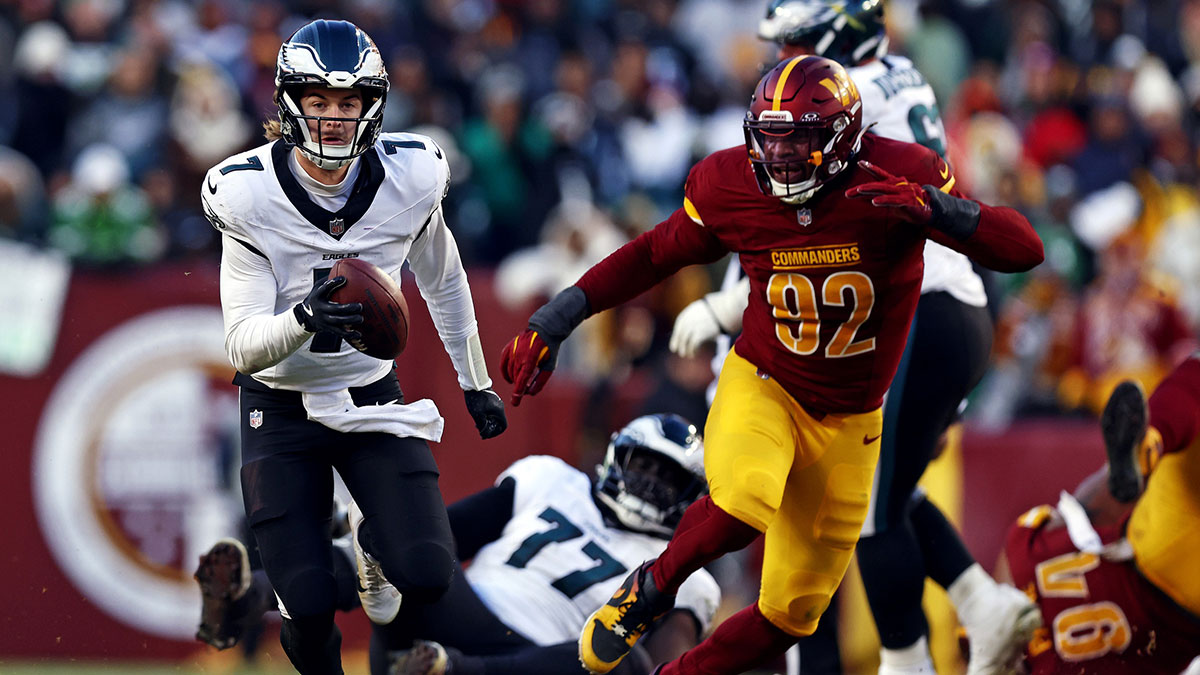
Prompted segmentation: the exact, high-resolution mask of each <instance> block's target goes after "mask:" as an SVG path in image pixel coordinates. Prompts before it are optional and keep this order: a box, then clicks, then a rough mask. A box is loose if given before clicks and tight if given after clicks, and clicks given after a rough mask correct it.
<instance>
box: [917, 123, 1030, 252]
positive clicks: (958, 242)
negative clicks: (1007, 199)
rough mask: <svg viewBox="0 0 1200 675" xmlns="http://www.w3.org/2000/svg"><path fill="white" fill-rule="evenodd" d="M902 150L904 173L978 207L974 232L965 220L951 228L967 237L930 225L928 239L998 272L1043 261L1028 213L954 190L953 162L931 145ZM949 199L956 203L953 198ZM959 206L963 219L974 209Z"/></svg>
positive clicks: (969, 205) (930, 187)
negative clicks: (985, 201) (1027, 216)
mask: <svg viewBox="0 0 1200 675" xmlns="http://www.w3.org/2000/svg"><path fill="white" fill-rule="evenodd" d="M902 152H903V153H904V155H903V158H904V159H903V161H904V162H905V163H906V164H908V169H907V170H905V171H903V174H902V175H905V176H907V177H908V178H909V180H915V181H916V182H917V183H918V184H920V185H925V186H928V188H927V189H929V190H933V189H935V188H936V190H938V191H941V192H943V193H945V194H948V195H950V196H951V197H956V198H958V199H963V200H967V201H968V202H972V203H973V204H976V205H978V207H979V221H978V223H977V224H976V225H975V228H974V230H973V231H972V230H971V229H970V228H969V225H967V224H964V223H956V224H955V225H954V227H952V228H951V229H953V230H959V229H964V230H965V231H964V232H963V234H965V235H966V236H962V237H955V236H952V235H950V234H948V233H946V232H944V231H942V230H939V229H935V228H933V227H928V228H926V234H925V236H926V237H927V238H929V239H931V240H933V241H936V242H937V243H939V244H941V245H943V246H946V247H948V248H951V249H954V250H955V251H958V252H959V253H962V254H965V255H966V256H967V257H969V258H971V259H972V260H974V261H975V262H978V263H979V264H980V265H983V266H984V267H986V268H988V269H990V270H995V271H997V272H1025V271H1027V270H1030V269H1033V268H1034V267H1037V266H1038V265H1039V264H1040V263H1041V262H1042V259H1043V258H1044V257H1045V254H1044V252H1043V251H1042V240H1041V238H1040V237H1038V235H1037V232H1035V231H1034V230H1033V226H1032V225H1030V224H1029V220H1028V219H1027V218H1025V216H1023V215H1021V214H1020V213H1019V212H1017V211H1016V210H1015V209H1010V208H1008V207H1005V206H988V205H987V204H984V203H982V202H980V201H977V200H974V199H971V198H970V197H968V196H967V195H965V194H963V193H962V192H961V191H959V190H957V189H955V187H954V186H955V183H956V182H957V177H956V176H955V175H954V172H953V170H952V169H951V167H950V164H949V163H948V162H946V160H945V159H943V158H942V157H941V156H939V155H938V154H937V153H936V152H934V151H932V150H930V149H929V148H926V147H924V146H920V145H915V144H905V145H904V146H903V148H902ZM947 201H949V202H952V203H953V200H947ZM952 205H954V204H952ZM957 206H960V207H965V208H957V209H953V211H955V215H958V216H959V217H960V219H963V220H965V217H964V216H965V214H967V213H970V212H971V211H973V207H972V206H971V204H963V203H961V202H960V203H958V204H957ZM937 208H938V205H936V204H935V213H936V212H937ZM964 226H965V227H964Z"/></svg>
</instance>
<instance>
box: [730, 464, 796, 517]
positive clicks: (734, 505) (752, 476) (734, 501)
mask: <svg viewBox="0 0 1200 675" xmlns="http://www.w3.org/2000/svg"><path fill="white" fill-rule="evenodd" d="M785 478H786V476H785V477H780V476H776V475H775V474H773V473H771V472H769V471H767V470H765V469H759V468H756V467H753V466H751V467H745V468H743V469H742V470H740V471H738V472H736V474H735V475H733V476H731V477H730V480H728V481H727V482H725V484H724V485H722V486H721V487H717V488H716V489H714V490H713V492H712V499H713V503H714V504H716V505H717V506H718V507H720V509H721V510H722V511H724V512H725V513H728V514H729V515H731V516H733V517H735V518H737V519H738V520H740V521H742V522H743V523H746V524H747V525H750V526H751V527H753V528H755V529H756V530H758V531H759V532H762V531H764V530H766V529H767V526H768V525H770V523H771V521H772V520H774V518H775V513H776V512H777V511H779V504H780V502H781V501H782V500H783V488H784V479H785Z"/></svg>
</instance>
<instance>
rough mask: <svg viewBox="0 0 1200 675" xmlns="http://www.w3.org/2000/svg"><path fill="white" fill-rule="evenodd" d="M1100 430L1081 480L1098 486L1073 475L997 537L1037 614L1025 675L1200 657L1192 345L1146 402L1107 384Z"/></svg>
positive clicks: (1098, 673) (1197, 382)
mask: <svg viewBox="0 0 1200 675" xmlns="http://www.w3.org/2000/svg"><path fill="white" fill-rule="evenodd" d="M1101 429H1102V432H1103V434H1104V440H1105V445H1106V447H1107V450H1108V456H1109V461H1108V466H1107V467H1106V468H1105V469H1102V470H1101V471H1100V472H1099V473H1098V474H1097V475H1096V476H1094V477H1093V478H1107V488H1108V489H1107V490H1104V489H1103V488H1100V486H1102V485H1103V483H1104V482H1105V481H1103V480H1099V481H1098V480H1093V479H1088V480H1085V481H1084V483H1083V484H1082V485H1081V486H1080V487H1079V488H1078V489H1077V490H1076V491H1075V496H1071V495H1068V494H1066V493H1063V496H1062V498H1061V499H1060V501H1059V503H1058V507H1057V508H1053V507H1051V506H1049V505H1043V506H1038V507H1036V508H1034V509H1031V510H1030V511H1028V512H1027V513H1025V514H1024V515H1023V516H1021V518H1020V519H1018V521H1017V523H1016V524H1015V525H1014V526H1013V528H1012V530H1011V531H1010V532H1009V535H1008V543H1007V545H1006V547H1005V559H1006V563H1007V567H1008V568H1009V570H1010V571H1011V574H1012V577H1013V581H1014V582H1015V583H1016V584H1017V585H1018V586H1019V587H1021V588H1024V589H1025V591H1026V592H1027V593H1029V595H1030V597H1032V598H1034V599H1036V600H1037V603H1038V605H1039V607H1040V608H1041V612H1042V617H1043V619H1044V620H1045V627H1044V628H1043V629H1041V630H1040V631H1039V634H1038V635H1037V636H1035V638H1034V639H1033V641H1032V642H1030V643H1029V646H1028V648H1027V651H1026V661H1027V663H1028V664H1029V666H1030V669H1031V671H1032V672H1033V673H1034V675H1043V674H1046V675H1048V674H1050V673H1089V674H1095V675H1117V674H1118V673H1163V674H1168V673H1169V674H1170V675H1175V674H1176V673H1179V672H1181V671H1183V670H1184V669H1185V668H1186V667H1187V665H1188V663H1189V662H1190V661H1191V660H1192V659H1193V658H1195V657H1197V656H1200V575H1198V574H1197V573H1196V565H1197V563H1196V561H1197V559H1200V353H1198V354H1195V355H1193V356H1192V357H1191V358H1189V359H1187V360H1185V361H1184V362H1183V363H1182V364H1181V365H1180V366H1179V367H1178V368H1176V369H1175V370H1174V371H1173V372H1172V373H1171V374H1170V375H1168V376H1167V377H1166V379H1164V380H1163V381H1162V382H1161V383H1159V385H1158V388H1157V389H1155V391H1154V395H1153V396H1151V397H1150V400H1149V405H1147V402H1146V400H1145V397H1144V394H1143V393H1142V390H1141V388H1140V387H1139V386H1137V385H1136V384H1134V383H1133V382H1124V383H1122V384H1120V385H1118V386H1117V388H1116V389H1115V390H1113V394H1112V396H1111V397H1110V398H1109V402H1108V405H1107V406H1106V407H1105V410H1104V414H1103V416H1102V417H1101ZM1143 486H1144V488H1145V491H1144V492H1143V491H1142V488H1143ZM1097 488H1099V489H1097ZM1110 495H1111V497H1110ZM1139 495H1140V496H1139ZM1112 498H1116V500H1118V501H1125V502H1127V501H1133V500H1135V499H1136V504H1134V506H1133V509H1132V513H1129V512H1128V510H1127V509H1126V511H1125V512H1124V513H1121V512H1117V516H1116V517H1115V518H1114V517H1113V510H1112V509H1111V508H1105V507H1106V506H1108V507H1110V506H1111V504H1112ZM1081 504H1082V508H1081ZM1093 526H1094V527H1093Z"/></svg>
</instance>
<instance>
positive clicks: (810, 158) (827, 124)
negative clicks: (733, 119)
mask: <svg viewBox="0 0 1200 675" xmlns="http://www.w3.org/2000/svg"><path fill="white" fill-rule="evenodd" d="M857 105H861V103H859V104H857ZM809 115H811V116H813V117H817V116H816V115H815V114H811V113H806V116H809ZM742 126H743V129H744V131H745V135H746V148H747V150H748V152H749V155H750V163H751V166H753V167H754V173H755V176H756V177H757V178H758V181H759V185H760V186H761V187H762V188H763V191H764V192H767V193H769V194H772V195H774V196H775V197H778V198H779V199H780V200H781V201H783V202H784V203H787V204H793V205H794V204H801V203H803V202H805V201H808V200H809V199H810V198H811V197H812V196H813V195H814V194H816V192H817V190H818V189H820V187H821V186H822V185H824V184H825V183H826V182H828V181H830V180H832V179H833V178H834V177H835V176H836V175H837V174H838V173H840V172H841V171H842V169H844V168H846V161H844V159H839V158H848V157H849V155H851V154H853V152H854V151H856V150H857V149H858V144H859V143H858V141H859V139H860V137H861V135H860V134H855V137H854V138H848V134H849V132H850V131H851V130H850V129H849V127H850V126H851V125H850V120H849V118H848V117H847V116H846V115H844V114H843V115H836V116H834V117H833V118H831V119H828V120H820V119H819V117H818V118H817V119H814V120H812V121H808V122H806V121H801V122H799V123H797V122H794V121H793V120H792V115H791V113H790V112H789V111H786V110H779V111H775V110H764V111H763V112H762V113H761V114H760V115H759V118H758V119H754V113H753V112H747V113H746V121H745V123H744V124H743V125H742Z"/></svg>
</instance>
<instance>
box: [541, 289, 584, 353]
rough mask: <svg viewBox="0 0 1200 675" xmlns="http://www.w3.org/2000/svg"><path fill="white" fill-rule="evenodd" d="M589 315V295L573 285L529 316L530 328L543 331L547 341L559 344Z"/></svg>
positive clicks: (542, 333) (543, 336)
mask: <svg viewBox="0 0 1200 675" xmlns="http://www.w3.org/2000/svg"><path fill="white" fill-rule="evenodd" d="M587 317H588V301H587V296H586V295H584V294H583V289H581V288H579V287H578V286H571V287H570V288H568V289H566V290H564V291H562V292H561V293H559V294H558V295H556V296H554V299H553V300H551V301H550V302H547V303H546V304H544V305H542V306H541V307H540V308H538V311H536V312H534V313H533V316H531V317H529V329H530V330H536V331H537V332H539V333H541V335H542V339H543V340H545V341H546V342H547V343H550V342H552V341H553V342H554V343H555V344H558V343H560V342H562V341H563V340H565V339H567V336H568V335H570V334H571V331H573V330H575V328H576V327H578V326H579V324H581V323H583V320H584V319H586V318H587Z"/></svg>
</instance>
